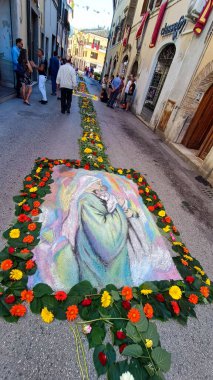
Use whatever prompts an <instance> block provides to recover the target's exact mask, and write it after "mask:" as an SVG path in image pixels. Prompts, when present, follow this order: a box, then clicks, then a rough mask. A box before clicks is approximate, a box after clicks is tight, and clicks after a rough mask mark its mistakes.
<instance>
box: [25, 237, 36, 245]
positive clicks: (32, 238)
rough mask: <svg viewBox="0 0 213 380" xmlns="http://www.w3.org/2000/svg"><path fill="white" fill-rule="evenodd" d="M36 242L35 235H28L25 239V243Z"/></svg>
mask: <svg viewBox="0 0 213 380" xmlns="http://www.w3.org/2000/svg"><path fill="white" fill-rule="evenodd" d="M33 241H34V236H33V235H26V236H25V237H24V239H23V243H28V244H31V243H32V242H33Z"/></svg>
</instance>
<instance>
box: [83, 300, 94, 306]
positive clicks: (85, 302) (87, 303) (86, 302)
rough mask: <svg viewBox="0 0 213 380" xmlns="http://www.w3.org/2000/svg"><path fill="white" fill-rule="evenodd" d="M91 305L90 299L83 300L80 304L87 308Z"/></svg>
mask: <svg viewBox="0 0 213 380" xmlns="http://www.w3.org/2000/svg"><path fill="white" fill-rule="evenodd" d="M91 303H92V300H91V299H90V298H85V299H84V300H83V301H82V302H81V305H82V306H89V305H91Z"/></svg>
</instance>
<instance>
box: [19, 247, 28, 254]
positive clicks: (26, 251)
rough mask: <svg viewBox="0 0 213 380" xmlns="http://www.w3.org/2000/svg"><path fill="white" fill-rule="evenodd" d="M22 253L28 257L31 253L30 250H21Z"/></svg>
mask: <svg viewBox="0 0 213 380" xmlns="http://www.w3.org/2000/svg"><path fill="white" fill-rule="evenodd" d="M20 252H21V253H23V254H24V255H27V254H28V253H30V250H29V249H27V248H23V249H21V251H20Z"/></svg>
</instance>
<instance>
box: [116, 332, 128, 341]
mask: <svg viewBox="0 0 213 380" xmlns="http://www.w3.org/2000/svg"><path fill="white" fill-rule="evenodd" d="M116 337H117V338H118V339H125V338H126V335H125V334H124V333H123V331H117V332H116Z"/></svg>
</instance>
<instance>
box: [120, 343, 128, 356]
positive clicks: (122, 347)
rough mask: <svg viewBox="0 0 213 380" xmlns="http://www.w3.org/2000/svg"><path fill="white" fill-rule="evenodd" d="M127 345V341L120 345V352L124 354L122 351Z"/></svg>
mask: <svg viewBox="0 0 213 380" xmlns="http://www.w3.org/2000/svg"><path fill="white" fill-rule="evenodd" d="M126 346H127V344H126V343H123V344H121V345H120V346H119V352H120V354H122V352H123V350H124V348H125V347H126Z"/></svg>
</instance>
